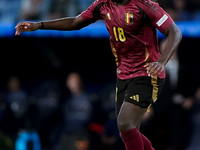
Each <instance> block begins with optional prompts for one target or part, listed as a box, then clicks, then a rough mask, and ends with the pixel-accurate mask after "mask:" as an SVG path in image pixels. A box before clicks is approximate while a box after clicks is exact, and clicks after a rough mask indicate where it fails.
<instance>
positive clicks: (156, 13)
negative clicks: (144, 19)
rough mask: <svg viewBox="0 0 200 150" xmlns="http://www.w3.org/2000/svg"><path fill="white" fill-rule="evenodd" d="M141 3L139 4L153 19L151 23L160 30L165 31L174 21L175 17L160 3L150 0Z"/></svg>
mask: <svg viewBox="0 0 200 150" xmlns="http://www.w3.org/2000/svg"><path fill="white" fill-rule="evenodd" d="M139 1H143V2H144V1H145V3H142V2H141V3H140V4H139V6H140V7H141V8H142V9H143V10H144V11H145V12H146V14H147V15H148V16H149V18H150V19H151V23H152V24H153V26H154V27H155V28H157V29H158V30H159V31H160V32H162V33H163V32H164V31H165V30H166V29H167V28H168V27H169V26H170V25H171V24H172V22H173V19H172V18H171V17H170V16H169V15H168V14H167V13H166V12H165V11H164V10H163V9H162V8H161V7H160V6H159V4H158V3H155V2H151V1H150V0H139Z"/></svg>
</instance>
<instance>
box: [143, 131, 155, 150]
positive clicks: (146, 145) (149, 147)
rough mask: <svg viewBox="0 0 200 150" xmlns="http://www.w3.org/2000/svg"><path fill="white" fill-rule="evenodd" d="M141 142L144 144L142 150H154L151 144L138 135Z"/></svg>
mask: <svg viewBox="0 0 200 150" xmlns="http://www.w3.org/2000/svg"><path fill="white" fill-rule="evenodd" d="M140 135H141V137H142V140H143V144H144V150H155V149H154V148H153V147H152V145H151V142H150V141H149V140H148V139H147V138H146V137H145V136H144V135H143V134H142V133H140Z"/></svg>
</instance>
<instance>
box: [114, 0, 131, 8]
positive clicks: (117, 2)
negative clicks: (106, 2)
mask: <svg viewBox="0 0 200 150" xmlns="http://www.w3.org/2000/svg"><path fill="white" fill-rule="evenodd" d="M111 1H112V2H113V4H114V5H116V6H117V7H120V6H123V5H125V4H126V3H127V2H128V1H129V0H111Z"/></svg>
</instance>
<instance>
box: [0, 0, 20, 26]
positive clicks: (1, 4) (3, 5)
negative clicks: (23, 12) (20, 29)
mask: <svg viewBox="0 0 200 150" xmlns="http://www.w3.org/2000/svg"><path fill="white" fill-rule="evenodd" d="M20 1H21V0H0V23H4V24H5V23H15V22H16V21H17V17H18V14H19V11H20Z"/></svg>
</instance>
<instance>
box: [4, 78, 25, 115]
mask: <svg viewBox="0 0 200 150" xmlns="http://www.w3.org/2000/svg"><path fill="white" fill-rule="evenodd" d="M7 88H8V93H7V94H6V103H7V104H8V105H9V107H10V108H11V110H12V112H13V115H14V117H15V118H24V117H25V115H26V112H27V110H28V99H27V94H26V93H25V92H24V91H23V90H22V89H21V84H20V80H19V78H17V77H16V76H12V77H10V79H9V80H8V83H7Z"/></svg>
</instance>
